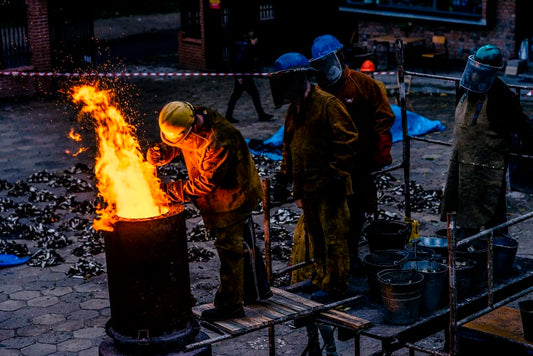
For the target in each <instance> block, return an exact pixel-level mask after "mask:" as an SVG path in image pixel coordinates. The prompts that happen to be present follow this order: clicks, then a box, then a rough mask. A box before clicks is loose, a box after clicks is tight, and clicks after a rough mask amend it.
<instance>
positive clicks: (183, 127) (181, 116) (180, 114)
mask: <svg viewBox="0 0 533 356" xmlns="http://www.w3.org/2000/svg"><path fill="white" fill-rule="evenodd" d="M194 121H195V114H194V107H193V106H192V105H191V104H189V103H188V102H185V101H171V102H170V103H168V104H166V105H165V106H164V107H163V109H161V112H160V113H159V129H160V130H161V140H163V142H164V143H166V144H168V145H177V144H179V143H180V142H181V141H183V140H184V139H185V138H186V137H187V136H188V135H189V133H190V132H191V130H192V126H193V124H194Z"/></svg>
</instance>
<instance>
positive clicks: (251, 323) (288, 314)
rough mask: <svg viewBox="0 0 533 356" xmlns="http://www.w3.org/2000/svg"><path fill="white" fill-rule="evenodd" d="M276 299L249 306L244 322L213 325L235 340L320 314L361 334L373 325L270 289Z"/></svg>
mask: <svg viewBox="0 0 533 356" xmlns="http://www.w3.org/2000/svg"><path fill="white" fill-rule="evenodd" d="M271 290H272V292H273V294H274V295H273V296H272V297H271V298H269V299H268V300H266V301H264V302H260V303H258V304H253V305H246V306H245V307H244V311H245V316H244V317H243V318H235V319H228V320H223V321H216V322H210V324H213V325H214V326H215V328H217V329H220V330H221V331H223V332H226V333H228V334H231V335H233V336H237V335H242V334H246V333H249V332H251V331H254V330H258V329H261V328H265V327H268V326H272V325H275V324H279V323H282V322H285V321H289V320H294V319H296V318H300V317H305V316H309V315H311V314H313V313H318V314H319V315H321V316H322V317H323V319H324V320H326V321H327V320H330V321H335V322H336V323H339V324H342V325H345V326H346V327H349V328H353V329H355V330H359V329H361V328H364V327H367V326H370V322H369V321H367V320H364V319H361V318H357V317H355V316H352V315H350V314H347V313H343V312H340V311H337V310H327V311H324V310H323V308H324V305H323V304H320V303H317V302H315V301H312V300H310V299H306V298H304V297H301V296H299V295H297V294H293V293H290V292H287V291H284V290H281V289H278V288H271ZM211 308H213V304H212V303H208V304H203V305H199V306H195V307H193V308H192V311H193V314H194V316H195V317H196V318H198V319H200V316H201V314H202V311H204V310H206V309H211Z"/></svg>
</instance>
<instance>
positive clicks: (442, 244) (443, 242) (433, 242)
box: [412, 237, 448, 257]
mask: <svg viewBox="0 0 533 356" xmlns="http://www.w3.org/2000/svg"><path fill="white" fill-rule="evenodd" d="M412 242H413V243H415V244H416V245H417V246H422V247H425V248H427V249H430V250H432V251H433V252H435V255H438V256H442V257H446V256H448V240H447V239H446V238H442V237H419V238H417V239H415V240H413V241H412Z"/></svg>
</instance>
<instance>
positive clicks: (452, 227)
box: [396, 39, 533, 356]
mask: <svg viewBox="0 0 533 356" xmlns="http://www.w3.org/2000/svg"><path fill="white" fill-rule="evenodd" d="M403 53H404V48H403V43H402V40H401V39H398V40H397V41H396V63H397V65H398V72H397V76H398V87H399V89H398V90H399V94H398V95H399V100H398V101H399V106H400V108H401V119H402V132H403V154H402V163H401V164H400V165H399V166H398V167H403V169H404V172H403V175H404V182H405V185H406V189H404V194H405V216H406V218H411V204H410V201H411V195H410V189H408V186H409V182H410V169H411V166H410V158H411V153H410V152H411V150H410V149H411V141H421V142H426V143H431V144H439V145H445V146H451V143H449V142H443V141H438V140H431V139H427V138H420V137H414V136H410V135H409V134H408V130H407V109H406V90H405V76H406V75H409V76H411V77H424V78H430V79H435V80H442V81H448V82H453V83H454V85H455V90H456V93H457V90H458V88H459V82H460V78H454V77H448V76H439V75H428V74H424V73H417V72H411V71H404V69H403V64H404V56H403ZM508 86H509V87H510V88H511V89H514V90H515V91H516V93H517V94H518V95H519V96H520V93H521V91H522V90H526V91H530V90H533V86H524V85H511V84H508ZM511 157H515V158H518V157H519V158H522V159H526V160H533V156H530V155H523V154H517V153H511ZM532 217H533V211H531V212H529V213H527V214H523V215H521V216H519V217H517V218H514V219H511V220H509V221H507V222H505V223H503V224H500V225H498V226H495V227H492V228H490V229H486V230H483V231H481V232H479V233H478V234H475V235H472V236H470V237H468V238H465V239H463V240H461V241H460V242H456V240H455V235H456V224H455V218H456V217H455V213H451V214H448V221H447V239H448V250H449V253H448V255H449V258H448V268H449V271H450V274H449V275H450V277H449V288H450V296H449V297H450V298H449V300H450V305H449V310H450V318H449V325H448V329H447V331H448V340H449V352H448V353H443V352H439V351H434V350H429V349H426V348H423V347H420V346H417V345H415V344H412V343H408V344H406V345H405V347H407V348H409V351H410V353H411V352H413V351H415V350H417V351H421V352H425V353H428V354H434V355H450V356H453V355H455V354H456V351H457V350H456V345H457V341H458V340H457V337H456V329H457V327H458V326H459V325H461V324H464V323H466V322H468V321H470V320H473V319H475V318H477V317H478V316H480V315H483V314H485V313H487V312H489V311H491V310H493V309H494V308H495V307H499V306H502V305H504V304H507V303H509V302H511V301H513V300H516V299H518V298H520V297H522V296H524V295H526V294H528V293H530V292H531V291H533V287H530V288H528V289H525V290H523V291H521V292H518V293H515V294H514V295H513V296H511V297H509V298H506V299H504V300H502V301H500V302H498V303H494V300H493V290H492V288H493V286H494V280H493V275H492V251H493V250H492V249H493V234H494V231H496V230H498V229H501V228H505V227H509V226H512V225H515V224H518V223H520V222H523V221H525V220H528V219H530V218H532ZM485 236H487V237H488V238H487V254H488V258H487V271H488V274H487V276H488V277H487V278H488V280H487V301H488V305H487V307H486V308H485V309H483V310H481V311H478V312H477V313H475V314H472V315H470V316H468V317H466V318H464V319H463V320H461V321H459V320H458V319H457V295H456V294H457V289H456V284H455V282H456V280H455V262H454V261H455V249H456V248H457V247H458V246H462V245H466V244H468V243H470V242H472V241H474V240H476V239H479V238H481V237H485Z"/></svg>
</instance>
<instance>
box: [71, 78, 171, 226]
mask: <svg viewBox="0 0 533 356" xmlns="http://www.w3.org/2000/svg"><path fill="white" fill-rule="evenodd" d="M72 97H73V101H74V102H75V103H78V102H82V103H83V107H82V112H85V113H89V114H90V115H91V116H92V117H93V118H94V119H95V120H96V125H95V130H96V134H97V138H98V153H97V157H96V164H95V174H96V178H97V180H98V183H97V187H98V192H99V195H100V196H101V197H102V198H103V199H104V201H105V203H106V205H107V206H106V207H104V208H103V209H100V210H99V211H98V212H97V213H98V214H99V215H100V216H99V219H96V220H95V221H94V228H95V229H97V230H109V231H112V230H113V222H114V221H115V219H116V217H122V218H129V219H139V218H150V217H154V216H158V215H161V214H164V213H166V212H167V211H168V210H169V207H168V205H169V200H168V197H167V195H166V194H165V193H164V192H163V191H162V190H161V188H160V179H159V178H158V177H157V171H156V168H155V167H154V166H153V165H151V164H150V163H148V162H146V161H145V160H144V157H143V155H142V153H141V151H140V146H139V143H138V141H137V139H136V138H135V137H134V135H133V133H134V131H135V129H134V127H133V126H131V125H130V124H129V123H127V122H126V120H125V119H124V118H123V116H122V114H121V113H120V111H119V109H117V108H116V107H115V106H114V105H113V104H112V102H111V101H112V100H111V93H110V92H109V91H105V90H99V89H98V88H95V87H93V86H89V85H82V86H78V87H74V88H73V91H72Z"/></svg>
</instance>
